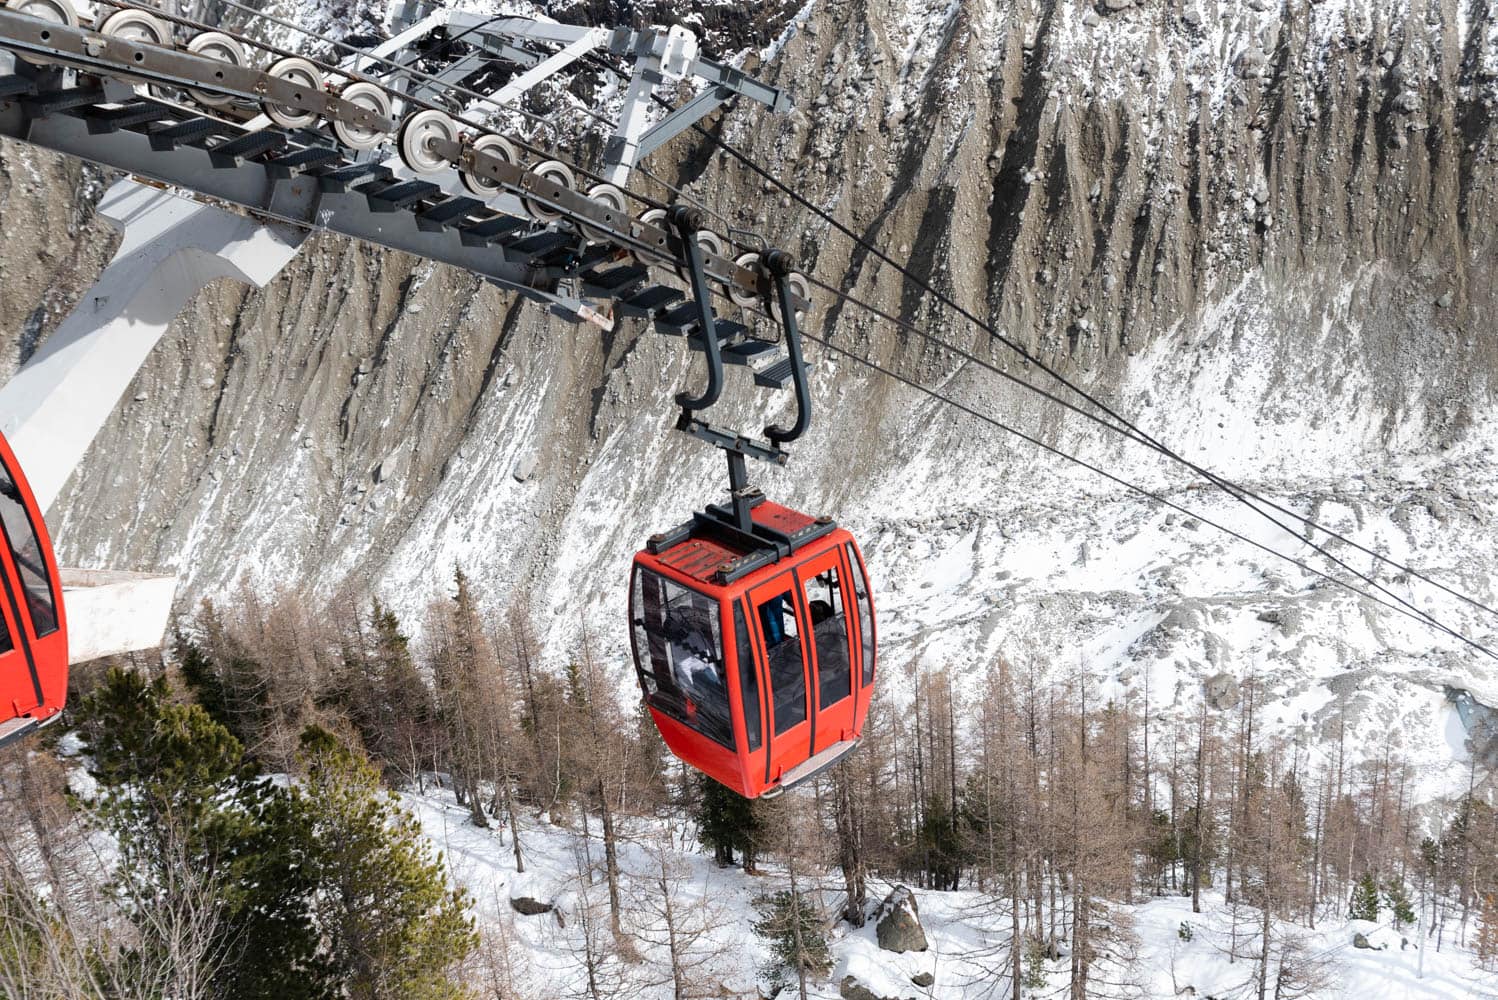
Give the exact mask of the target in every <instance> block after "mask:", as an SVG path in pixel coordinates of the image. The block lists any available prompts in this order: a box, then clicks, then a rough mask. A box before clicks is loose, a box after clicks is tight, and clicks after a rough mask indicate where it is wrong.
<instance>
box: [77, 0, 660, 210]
mask: <svg viewBox="0 0 1498 1000" xmlns="http://www.w3.org/2000/svg"><path fill="white" fill-rule="evenodd" d="M101 2H103V3H105V4H106V5H108V6H110V7H118V8H121V9H125V10H139V11H145V12H146V13H149V14H153V15H155V16H157V17H160V18H165V19H166V20H168V21H172V22H174V23H176V24H180V25H182V26H184V27H188V28H193V29H194V30H197V31H217V32H220V33H222V34H226V35H228V36H229V37H230V38H233V39H234V40H235V41H238V42H243V43H244V44H246V45H249V46H251V47H253V48H257V49H260V50H261V51H264V52H269V53H270V54H272V55H275V56H280V57H283V58H286V57H296V58H298V59H306V60H307V61H308V62H310V63H312V65H314V66H316V67H317V68H318V69H320V70H322V71H323V72H325V73H332V74H335V75H337V76H342V77H346V78H348V79H350V80H357V81H360V82H363V83H369V84H372V85H374V86H376V87H379V88H380V89H381V90H383V91H384V92H385V93H387V94H389V95H390V96H392V97H396V98H399V99H400V100H402V101H405V102H406V103H407V104H412V105H415V106H416V107H418V108H421V109H423V110H426V111H440V112H442V113H443V114H445V115H447V116H448V117H450V118H451V119H452V120H453V121H454V122H456V123H457V124H459V125H464V126H467V127H468V128H470V129H473V130H474V131H476V132H479V133H482V134H485V135H497V136H500V137H501V138H505V139H508V140H509V141H511V142H513V143H514V144H515V145H516V146H518V147H520V148H521V149H523V150H525V151H526V152H528V153H530V154H532V155H534V156H539V157H543V158H545V159H548V160H557V161H559V162H562V163H565V164H566V165H567V166H568V167H570V168H572V170H574V171H575V172H576V173H577V174H579V175H581V176H583V177H586V178H588V179H590V180H594V181H598V182H599V183H607V181H606V180H605V178H603V177H602V176H601V175H599V174H596V173H594V172H593V171H591V170H588V169H586V168H584V167H582V166H580V165H578V164H577V163H574V162H573V161H571V160H569V159H566V158H564V157H562V156H559V155H557V154H556V153H555V152H554V151H548V150H545V149H542V148H541V147H539V146H534V145H531V144H530V143H528V142H525V141H523V140H520V139H516V138H514V137H513V136H506V135H504V134H503V133H501V132H499V131H498V130H496V129H495V128H493V127H492V126H489V125H485V124H482V123H480V122H476V121H473V120H472V119H469V118H464V117H462V116H460V115H455V114H453V113H452V111H451V110H449V109H448V108H445V107H442V106H441V105H439V104H435V103H433V102H431V101H427V100H423V99H422V98H419V97H413V96H412V95H411V94H408V93H406V92H405V91H403V90H399V89H397V88H395V87H392V86H390V85H389V84H387V83H385V82H383V81H382V80H380V79H379V78H377V77H372V76H369V75H368V74H366V73H363V72H361V71H359V70H354V69H347V68H344V67H340V66H337V65H335V64H332V63H328V62H325V61H322V60H319V59H313V58H310V57H308V56H304V55H301V54H300V53H296V52H288V51H287V50H285V49H282V48H279V47H278V46H275V45H272V44H270V43H269V42H262V41H257V40H256V39H253V38H249V37H246V36H244V35H241V34H239V33H237V32H233V31H225V30H224V29H223V28H221V27H214V26H213V25H210V24H205V23H203V22H201V21H195V20H193V19H192V18H188V17H183V16H181V15H179V14H172V13H169V12H167V11H164V10H162V9H160V8H158V7H152V6H149V5H146V4H141V3H135V2H133V0H101ZM221 2H223V3H225V4H228V5H230V6H233V7H236V8H239V9H242V10H246V11H248V12H250V13H252V14H255V15H256V16H258V17H262V18H265V19H266V20H269V21H271V22H273V23H275V24H279V25H281V26H283V27H286V28H289V29H291V30H293V31H296V32H298V33H300V34H302V35H305V36H307V37H309V38H312V39H315V40H318V41H323V42H327V43H329V44H331V45H333V46H335V47H338V48H341V49H345V50H348V51H350V52H353V53H357V54H358V55H360V56H364V57H366V58H369V59H372V60H374V61H376V62H381V63H385V64H387V65H391V66H395V67H397V68H398V69H400V70H401V72H403V73H406V74H407V75H410V76H413V77H415V78H417V79H420V80H424V81H427V82H430V83H434V84H436V85H437V86H439V87H442V88H445V89H446V90H448V91H450V92H451V93H455V94H460V95H462V96H465V97H471V98H473V99H474V100H477V101H481V102H483V103H485V104H488V105H491V106H492V107H496V108H499V109H501V110H504V111H514V110H517V109H515V108H514V107H512V106H511V105H508V104H501V103H499V102H498V101H496V100H494V99H493V98H492V97H490V96H489V95H487V94H482V93H479V92H478V91H476V90H469V89H467V88H465V87H458V86H455V85H453V84H449V83H447V82H445V81H443V80H440V79H438V78H437V77H436V76H434V75H433V74H430V73H423V72H422V71H420V70H417V69H413V68H410V67H403V66H401V65H400V64H399V63H395V62H393V61H392V60H390V59H387V58H385V57H384V56H374V55H370V54H369V53H368V52H366V51H364V50H363V49H359V48H357V47H355V46H352V45H346V44H345V43H343V42H338V41H334V40H333V39H330V38H326V37H324V36H322V35H319V34H318V33H317V32H315V31H312V30H311V29H309V28H303V27H300V26H299V25H296V24H294V23H292V22H290V21H284V20H282V19H281V18H278V17H275V16H274V15H271V14H265V13H262V12H260V11H256V10H254V9H253V8H249V7H245V6H244V5H242V4H239V3H237V2H236V0H221ZM392 75H394V74H392ZM204 86H205V87H207V86H208V85H207V84H205V85H204ZM209 89H211V87H209ZM522 113H523V114H533V112H523V111H522ZM537 117H539V116H537ZM615 186H616V187H617V186H618V185H615ZM620 190H622V191H623V192H624V194H626V195H627V196H629V197H631V198H634V199H635V200H636V201H639V202H642V203H643V204H645V205H648V206H649V207H651V208H668V207H670V206H669V205H667V204H666V203H665V202H662V201H657V200H656V199H654V198H651V197H649V196H647V195H643V194H640V193H639V192H637V191H632V190H630V189H628V188H620ZM589 225H590V226H592V227H593V228H599V229H601V228H602V227H600V226H598V225H597V224H596V223H591V222H590V223H589Z"/></svg>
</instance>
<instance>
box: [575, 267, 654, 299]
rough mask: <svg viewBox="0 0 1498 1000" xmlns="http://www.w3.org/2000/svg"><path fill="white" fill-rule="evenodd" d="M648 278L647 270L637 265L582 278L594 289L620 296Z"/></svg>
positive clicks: (598, 272)
mask: <svg viewBox="0 0 1498 1000" xmlns="http://www.w3.org/2000/svg"><path fill="white" fill-rule="evenodd" d="M649 276H650V270H649V268H645V267H641V266H640V265H638V264H628V265H626V266H624V267H615V268H611V269H609V270H607V271H595V272H593V273H592V274H589V275H587V276H586V277H584V278H583V280H584V281H586V282H587V283H588V284H589V285H591V286H592V287H594V288H597V289H600V290H602V291H604V292H607V293H608V294H610V295H621V294H623V293H624V292H626V291H628V290H629V289H631V288H634V287H635V286H636V285H638V284H639V283H640V282H642V281H644V280H645V279H646V278H647V277H649Z"/></svg>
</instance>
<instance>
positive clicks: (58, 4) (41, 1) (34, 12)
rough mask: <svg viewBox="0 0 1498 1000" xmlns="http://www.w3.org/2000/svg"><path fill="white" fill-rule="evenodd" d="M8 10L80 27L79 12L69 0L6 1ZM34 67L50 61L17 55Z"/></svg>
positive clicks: (54, 22)
mask: <svg viewBox="0 0 1498 1000" xmlns="http://www.w3.org/2000/svg"><path fill="white" fill-rule="evenodd" d="M5 7H6V9H7V10H13V11H15V12H16V13H17V14H25V15H26V16H27V17H34V18H37V19H38V20H42V21H50V22H52V23H53V24H65V25H67V26H68V27H70V28H76V27H78V11H77V10H76V9H74V7H73V5H72V4H71V3H70V2H69V0H6V4H5ZM17 57H18V58H20V59H24V60H25V61H26V62H29V63H31V65H33V66H45V65H47V64H48V62H49V60H46V59H39V58H37V57H36V56H24V55H20V54H19V53H18V54H17Z"/></svg>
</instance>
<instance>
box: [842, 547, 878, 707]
mask: <svg viewBox="0 0 1498 1000" xmlns="http://www.w3.org/2000/svg"><path fill="white" fill-rule="evenodd" d="M848 565H849V566H852V567H853V599H854V600H855V601H857V603H858V628H859V631H861V632H862V633H863V683H864V686H865V687H867V686H868V685H870V684H872V683H874V605H873V603H872V602H871V601H870V600H869V581H868V580H867V579H866V578H865V577H864V574H863V566H862V565H861V564H860V563H859V561H858V553H857V551H855V550H854V548H853V545H852V544H851V543H849V545H848Z"/></svg>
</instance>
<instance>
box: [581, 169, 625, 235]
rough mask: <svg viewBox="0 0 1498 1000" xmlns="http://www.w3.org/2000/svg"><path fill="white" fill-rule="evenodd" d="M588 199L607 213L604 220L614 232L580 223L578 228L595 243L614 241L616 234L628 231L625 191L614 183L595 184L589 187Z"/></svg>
mask: <svg viewBox="0 0 1498 1000" xmlns="http://www.w3.org/2000/svg"><path fill="white" fill-rule="evenodd" d="M588 200H589V201H591V202H593V203H594V204H596V205H597V206H598V207H599V208H601V209H603V210H604V212H605V213H607V214H606V215H605V217H604V220H603V221H604V223H605V224H606V225H607V226H608V227H609V229H610V230H613V232H607V231H605V230H602V229H595V228H594V227H593V226H590V225H588V224H587V223H585V222H580V223H578V227H577V228H578V229H579V230H580V231H581V232H582V234H583V236H585V237H587V238H588V239H590V240H592V241H593V242H594V243H612V242H613V241H614V240H615V239H616V238H617V237H616V236H615V235H614V234H615V233H619V232H624V231H626V226H625V223H626V222H628V221H630V219H629V213H628V212H627V211H626V203H625V197H624V192H623V191H621V190H619V189H618V188H617V187H615V186H614V185H612V184H595V185H593V186H592V187H590V188H588Z"/></svg>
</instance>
